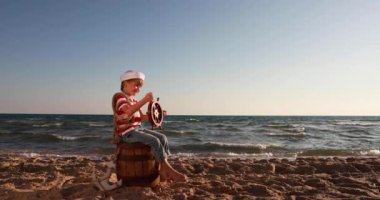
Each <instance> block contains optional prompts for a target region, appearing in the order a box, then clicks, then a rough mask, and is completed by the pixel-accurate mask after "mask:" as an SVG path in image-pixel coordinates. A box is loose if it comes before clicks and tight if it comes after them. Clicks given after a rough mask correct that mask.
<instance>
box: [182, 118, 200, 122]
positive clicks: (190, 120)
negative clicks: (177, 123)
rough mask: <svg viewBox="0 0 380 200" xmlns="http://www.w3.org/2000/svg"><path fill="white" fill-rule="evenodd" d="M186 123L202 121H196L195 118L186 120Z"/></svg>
mask: <svg viewBox="0 0 380 200" xmlns="http://www.w3.org/2000/svg"><path fill="white" fill-rule="evenodd" d="M185 121H186V122H201V120H200V119H195V118H189V119H186V120H185Z"/></svg>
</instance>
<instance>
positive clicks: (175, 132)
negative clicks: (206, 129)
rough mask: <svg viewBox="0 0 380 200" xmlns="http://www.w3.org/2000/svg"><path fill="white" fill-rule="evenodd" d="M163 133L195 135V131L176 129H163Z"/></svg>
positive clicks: (169, 134)
mask: <svg viewBox="0 0 380 200" xmlns="http://www.w3.org/2000/svg"><path fill="white" fill-rule="evenodd" d="M163 133H164V134H165V135H168V136H182V135H196V134H198V132H196V131H190V130H189V131H182V130H181V131H176V130H163Z"/></svg>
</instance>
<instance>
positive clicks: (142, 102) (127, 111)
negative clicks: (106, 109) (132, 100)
mask: <svg viewBox="0 0 380 200" xmlns="http://www.w3.org/2000/svg"><path fill="white" fill-rule="evenodd" d="M150 101H153V94H152V92H148V93H147V94H146V95H145V96H144V98H142V99H141V100H140V101H138V102H137V103H136V104H134V105H131V106H124V107H123V108H122V111H123V112H124V113H125V114H127V115H128V116H132V115H133V113H135V112H137V111H139V110H140V108H141V107H142V106H143V105H145V104H146V103H148V102H150Z"/></svg>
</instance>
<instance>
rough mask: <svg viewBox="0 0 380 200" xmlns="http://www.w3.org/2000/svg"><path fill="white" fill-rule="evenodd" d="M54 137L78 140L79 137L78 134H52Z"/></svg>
mask: <svg viewBox="0 0 380 200" xmlns="http://www.w3.org/2000/svg"><path fill="white" fill-rule="evenodd" d="M52 135H53V136H54V137H56V138H58V139H60V140H78V139H80V137H78V136H63V135H58V134H52Z"/></svg>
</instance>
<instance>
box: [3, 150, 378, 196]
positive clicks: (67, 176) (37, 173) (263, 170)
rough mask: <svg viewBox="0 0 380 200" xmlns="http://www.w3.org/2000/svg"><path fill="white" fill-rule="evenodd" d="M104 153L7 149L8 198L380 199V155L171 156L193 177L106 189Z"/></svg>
mask: <svg viewBox="0 0 380 200" xmlns="http://www.w3.org/2000/svg"><path fill="white" fill-rule="evenodd" d="M110 159H111V157H110V156H104V157H102V158H100V159H92V158H91V157H88V156H79V157H75V156H71V157H60V156H57V157H54V156H40V155H39V156H33V157H26V156H20V155H2V156H1V157H0V161H1V162H0V163H1V165H0V195H1V197H2V198H4V199H28V200H31V199H76V198H83V199H94V198H97V199H256V198H263V199H344V198H346V199H358V198H361V199H380V157H378V156H355V157H336V156H331V157H326V156H323V157H320V156H310V157H309V156H307V157H297V158H294V159H291V158H268V159H255V158H222V159H221V158H212V157H208V158H207V157H205V158H198V157H182V158H170V159H169V162H170V163H172V165H173V167H174V168H175V169H177V170H178V171H180V172H182V173H184V174H186V175H187V176H188V177H189V182H187V183H169V182H161V184H160V185H159V186H158V187H156V188H153V189H151V188H139V187H128V188H126V187H122V188H118V189H115V190H112V191H107V192H102V191H99V190H98V189H96V188H95V187H94V186H93V184H92V179H91V173H92V172H93V169H94V168H95V169H96V172H97V173H101V172H103V171H104V170H105V168H104V166H102V163H104V162H107V161H109V160H110Z"/></svg>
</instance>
